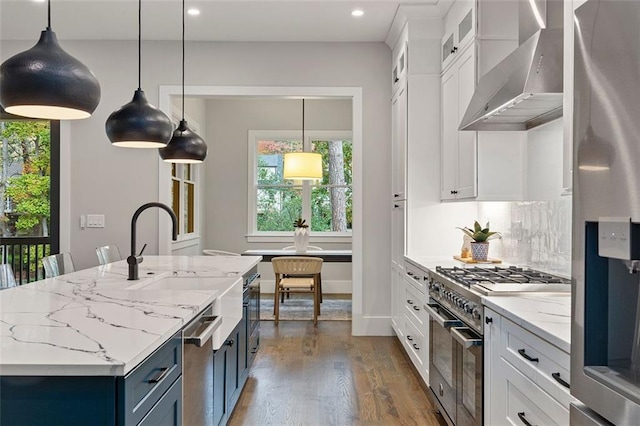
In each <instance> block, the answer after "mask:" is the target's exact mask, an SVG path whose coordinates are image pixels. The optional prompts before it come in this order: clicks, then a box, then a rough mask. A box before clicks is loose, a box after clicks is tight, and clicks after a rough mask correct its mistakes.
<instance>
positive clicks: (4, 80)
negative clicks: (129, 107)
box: [0, 28, 100, 120]
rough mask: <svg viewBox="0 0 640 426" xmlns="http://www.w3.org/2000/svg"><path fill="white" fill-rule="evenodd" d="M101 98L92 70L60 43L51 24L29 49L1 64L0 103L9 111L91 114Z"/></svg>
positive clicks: (64, 116) (51, 116)
mask: <svg viewBox="0 0 640 426" xmlns="http://www.w3.org/2000/svg"><path fill="white" fill-rule="evenodd" d="M99 102H100V83H98V80H97V79H96V77H95V76H94V75H93V73H92V72H91V70H90V69H89V68H88V67H87V66H86V65H84V64H83V63H82V62H80V61H78V60H77V59H76V58H74V57H73V56H71V55H69V54H68V53H67V52H65V51H64V50H63V49H62V48H61V47H60V45H59V44H58V39H57V37H56V34H55V33H54V32H53V31H52V30H51V28H47V29H46V30H45V31H42V33H41V34H40V40H38V43H36V45H35V46H33V47H32V48H31V49H29V50H25V51H24V52H21V53H18V54H17V55H15V56H12V57H11V58H9V59H7V60H6V61H5V62H4V63H3V64H2V65H1V66H0V105H2V107H3V108H4V109H5V111H7V112H8V113H11V114H15V115H20V116H23V117H30V118H42V119H47V120H77V119H82V118H87V117H90V116H91V114H92V113H93V111H95V109H96V107H97V106H98V103H99Z"/></svg>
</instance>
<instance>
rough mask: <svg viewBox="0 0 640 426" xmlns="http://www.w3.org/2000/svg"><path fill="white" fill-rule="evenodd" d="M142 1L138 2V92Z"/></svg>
mask: <svg viewBox="0 0 640 426" xmlns="http://www.w3.org/2000/svg"><path fill="white" fill-rule="evenodd" d="M141 81H142V0H138V90H142V82H141Z"/></svg>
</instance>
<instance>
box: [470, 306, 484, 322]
mask: <svg viewBox="0 0 640 426" xmlns="http://www.w3.org/2000/svg"><path fill="white" fill-rule="evenodd" d="M471 316H472V317H473V319H475V320H479V319H480V318H482V315H481V314H480V310H479V309H478V308H473V311H472V313H471Z"/></svg>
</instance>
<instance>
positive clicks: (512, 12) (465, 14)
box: [440, 0, 527, 201]
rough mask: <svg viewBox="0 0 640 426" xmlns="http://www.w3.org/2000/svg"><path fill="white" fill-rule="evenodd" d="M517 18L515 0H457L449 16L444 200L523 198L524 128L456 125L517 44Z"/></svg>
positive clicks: (443, 104)
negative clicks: (485, 77) (486, 76)
mask: <svg viewBox="0 0 640 426" xmlns="http://www.w3.org/2000/svg"><path fill="white" fill-rule="evenodd" d="M517 20H518V8H517V4H516V2H503V1H491V0H483V1H479V2H476V1H475V0H458V1H456V2H455V3H454V4H453V5H452V6H451V9H450V10H449V12H448V14H447V16H446V17H445V20H444V25H445V36H444V38H443V43H442V55H443V56H442V60H443V62H442V69H443V71H444V72H443V74H442V79H441V100H442V102H441V139H440V140H441V151H440V152H441V154H440V156H441V163H440V165H441V168H440V172H441V179H440V199H441V200H460V199H476V200H486V201H491V200H496V201H505V200H521V199H523V198H524V194H525V192H526V154H527V152H526V140H527V136H526V133H525V132H476V131H469V130H464V131H459V130H458V127H459V125H460V121H461V120H462V118H463V116H464V114H465V112H466V110H467V107H468V106H469V103H470V101H471V98H472V97H473V94H474V92H475V89H476V83H477V81H478V80H479V76H480V75H482V74H483V73H485V72H486V71H488V70H489V69H490V68H492V67H493V66H495V65H497V64H498V63H499V62H500V60H502V59H503V58H504V57H505V56H507V55H508V54H509V53H510V52H511V51H513V50H514V49H515V48H516V47H517V45H518V34H517V32H518V27H517ZM449 45H452V47H451V48H450V49H449V50H447V49H446V48H445V46H446V47H449Z"/></svg>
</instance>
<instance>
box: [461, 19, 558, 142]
mask: <svg viewBox="0 0 640 426" xmlns="http://www.w3.org/2000/svg"><path fill="white" fill-rule="evenodd" d="M562 45H563V30H562V28H552V29H542V30H539V31H538V32H536V33H535V34H534V35H533V36H531V37H530V38H529V39H528V40H526V41H525V42H524V43H522V44H521V45H520V46H519V47H518V48H517V49H516V50H515V51H514V52H512V53H511V54H510V55H509V56H507V57H506V58H505V59H504V60H503V61H502V62H500V63H499V64H498V65H496V66H495V67H494V68H493V69H492V70H491V71H489V72H488V73H487V74H485V75H484V76H483V77H482V78H481V79H480V82H479V83H478V87H477V88H476V91H475V92H474V94H473V97H472V98H471V102H470V103H469V107H468V108H467V111H466V113H465V114H464V118H463V119H462V122H461V123H460V127H459V130H529V129H531V128H533V127H536V126H539V125H541V124H544V123H546V122H549V121H551V120H554V119H556V118H558V117H561V116H562V61H563V48H562Z"/></svg>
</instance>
